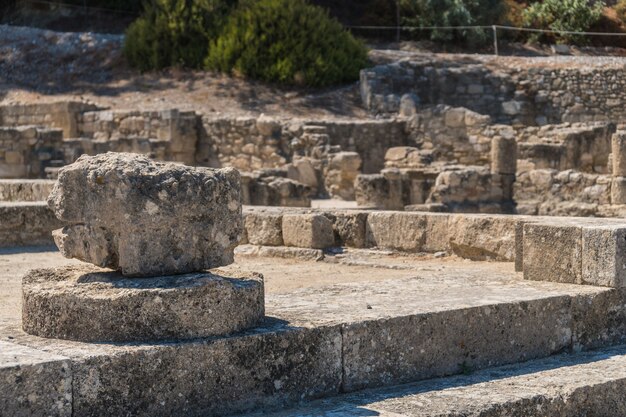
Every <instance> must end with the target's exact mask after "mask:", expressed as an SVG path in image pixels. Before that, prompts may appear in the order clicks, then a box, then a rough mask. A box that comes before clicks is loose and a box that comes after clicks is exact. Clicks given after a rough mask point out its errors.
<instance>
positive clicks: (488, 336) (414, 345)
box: [342, 297, 571, 391]
mask: <svg viewBox="0 0 626 417" xmlns="http://www.w3.org/2000/svg"><path fill="white" fill-rule="evenodd" d="M522 322H523V323H541V325H540V326H532V325H514V326H511V325H507V326H503V325H502V324H503V323H522ZM569 325H570V315H569V299H568V297H552V298H548V299H544V300H536V301H533V302H532V303H530V304H528V303H524V304H522V303H509V304H498V305H493V306H482V307H473V308H466V309H459V310H451V311H442V312H437V313H435V312H433V313H428V314H417V315H412V316H407V317H394V318H392V319H389V320H378V321H366V322H361V323H355V324H347V325H344V329H343V333H342V334H343V352H344V375H345V377H344V378H345V379H344V385H343V387H344V389H345V390H346V391H356V390H359V389H364V388H368V387H376V386H382V385H395V384H401V383H405V382H410V381H416V380H419V379H427V378H433V377H438V376H444V375H451V374H458V373H465V372H471V371H472V370H475V369H480V368H485V367H489V366H495V365H501V364H505V363H514V362H520V361H524V360H528V359H532V358H539V357H543V356H547V355H550V354H554V353H556V352H559V351H561V350H563V349H566V348H567V347H568V346H569V344H570V337H571V331H570V328H569ZM443 329H445V331H444V330H443Z"/></svg>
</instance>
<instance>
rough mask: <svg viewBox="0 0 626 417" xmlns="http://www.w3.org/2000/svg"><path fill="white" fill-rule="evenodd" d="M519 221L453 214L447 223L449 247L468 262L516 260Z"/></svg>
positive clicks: (512, 217)
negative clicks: (470, 260)
mask: <svg viewBox="0 0 626 417" xmlns="http://www.w3.org/2000/svg"><path fill="white" fill-rule="evenodd" d="M517 220H518V219H517V217H516V216H487V215H478V214H468V215H461V214H455V215H452V216H450V221H449V222H448V234H449V236H450V247H451V249H452V251H453V252H454V253H455V254H456V255H458V256H461V257H463V258H467V259H472V260H488V259H492V260H501V261H513V260H514V259H515V224H516V221H517Z"/></svg>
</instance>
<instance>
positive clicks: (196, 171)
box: [48, 152, 243, 276]
mask: <svg viewBox="0 0 626 417" xmlns="http://www.w3.org/2000/svg"><path fill="white" fill-rule="evenodd" d="M240 190H241V185H240V176H239V172H238V171H237V170H235V169H233V168H223V169H211V168H201V167H189V166H185V165H180V164H175V163H171V162H170V163H164V162H155V161H153V160H151V159H149V158H147V157H145V156H143V155H137V154H127V153H113V152H108V153H104V154H99V155H96V156H87V155H83V156H81V157H80V158H78V160H76V162H74V163H73V164H71V165H67V166H65V167H63V168H62V169H61V170H60V171H59V178H58V181H57V183H56V184H55V186H54V189H53V190H52V193H51V194H50V197H49V199H48V204H49V205H50V207H51V208H52V209H53V210H54V212H55V214H56V216H57V218H59V219H60V220H62V221H64V222H67V224H68V226H66V227H64V228H63V229H62V230H59V231H55V235H54V237H55V242H56V243H57V246H58V247H59V249H60V251H61V253H62V254H63V255H64V256H65V257H68V258H77V259H80V260H82V261H85V262H90V263H93V264H94V265H97V266H100V267H106V268H111V269H115V270H119V271H120V272H121V273H122V274H123V275H125V276H159V275H168V274H183V273H187V272H195V271H201V270H204V269H210V268H215V267H218V266H223V265H228V264H230V263H232V262H233V250H234V248H235V246H236V245H237V243H238V242H239V239H240V235H241V230H242V228H243V227H242V226H243V225H242V223H243V222H242V214H241V213H242V211H241V192H240Z"/></svg>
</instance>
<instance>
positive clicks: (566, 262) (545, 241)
mask: <svg viewBox="0 0 626 417" xmlns="http://www.w3.org/2000/svg"><path fill="white" fill-rule="evenodd" d="M523 254H524V279H529V280H533V281H552V282H565V283H571V284H580V283H582V258H583V255H582V228H581V227H580V226H577V225H573V224H566V223H565V224H555V225H547V224H525V225H524V237H523Z"/></svg>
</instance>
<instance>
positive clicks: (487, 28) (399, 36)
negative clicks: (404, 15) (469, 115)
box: [346, 25, 626, 55]
mask: <svg viewBox="0 0 626 417" xmlns="http://www.w3.org/2000/svg"><path fill="white" fill-rule="evenodd" d="M346 27H347V28H348V29H349V30H351V31H354V30H359V31H362V30H365V31H393V32H394V34H395V38H396V39H395V40H396V41H397V42H400V41H401V40H402V33H403V32H409V33H412V34H414V33H415V32H419V31H435V30H436V31H467V30H483V31H491V33H492V35H491V36H492V37H493V50H494V53H495V54H496V55H498V54H499V49H500V48H499V43H500V42H499V38H498V34H499V33H498V32H499V31H500V32H506V31H512V32H524V33H534V34H543V35H556V36H560V37H563V36H583V37H584V36H597V37H619V38H626V33H619V32H583V31H571V30H554V29H535V28H524V27H515V26H506V25H475V26H367V25H361V26H358V25H348V26H346Z"/></svg>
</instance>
